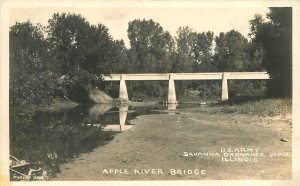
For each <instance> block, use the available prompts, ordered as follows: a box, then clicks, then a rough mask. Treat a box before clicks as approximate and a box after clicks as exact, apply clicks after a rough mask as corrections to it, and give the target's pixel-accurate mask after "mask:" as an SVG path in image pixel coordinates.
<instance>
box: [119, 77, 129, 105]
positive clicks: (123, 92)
mask: <svg viewBox="0 0 300 186" xmlns="http://www.w3.org/2000/svg"><path fill="white" fill-rule="evenodd" d="M119 99H120V100H121V101H125V102H127V101H128V94H127V87H126V83H125V75H124V74H122V75H121V78H120V93H119Z"/></svg>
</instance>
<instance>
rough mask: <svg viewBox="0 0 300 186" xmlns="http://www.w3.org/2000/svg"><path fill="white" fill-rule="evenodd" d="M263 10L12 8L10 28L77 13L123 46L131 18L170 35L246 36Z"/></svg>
mask: <svg viewBox="0 0 300 186" xmlns="http://www.w3.org/2000/svg"><path fill="white" fill-rule="evenodd" d="M268 11H269V9H268V8H267V7H251V8H248V7H243V8H232V7H229V8H212V7H210V8H203V7H194V8H193V7H182V8H180V7H162V8H160V7H156V8H153V7H149V8H145V7H142V8H139V7H136V8H131V7H107V8H59V7H52V8H46V7H43V8H14V9H11V11H10V19H9V23H10V26H12V25H14V24H15V23H16V22H24V21H27V20H30V21H31V22H33V23H41V24H42V25H44V26H46V25H48V20H49V19H51V17H52V15H53V14H54V13H56V12H66V13H75V14H81V15H82V16H83V17H85V18H86V20H87V21H88V22H89V23H90V24H94V25H97V24H99V23H101V24H104V25H105V26H106V27H108V29H109V33H110V34H111V35H112V37H113V39H123V40H124V41H125V44H126V46H127V47H129V40H128V37H127V28H128V22H129V21H132V20H134V19H152V20H154V21H155V22H158V23H159V24H160V25H161V26H162V27H163V28H164V30H166V31H169V32H170V33H171V35H172V36H176V31H177V29H178V28H179V27H182V26H188V27H190V28H192V29H193V30H194V31H196V32H207V31H213V32H214V33H215V35H218V34H219V33H220V32H227V31H230V30H232V29H234V30H237V31H239V32H240V33H241V34H243V35H244V36H245V37H247V35H248V33H249V31H250V27H249V20H251V19H253V18H254V15H255V14H261V15H263V16H264V15H266V13H267V12H268Z"/></svg>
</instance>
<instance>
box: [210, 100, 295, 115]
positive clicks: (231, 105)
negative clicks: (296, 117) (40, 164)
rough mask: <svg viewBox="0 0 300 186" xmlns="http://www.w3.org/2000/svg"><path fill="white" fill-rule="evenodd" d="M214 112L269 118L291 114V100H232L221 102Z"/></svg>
mask: <svg viewBox="0 0 300 186" xmlns="http://www.w3.org/2000/svg"><path fill="white" fill-rule="evenodd" d="M219 106H220V107H218V108H219V109H218V110H214V112H215V113H216V112H223V113H235V112H237V113H240V114H252V115H257V116H261V117H271V116H277V115H284V116H285V115H286V114H287V113H292V99H291V98H262V97H259V98H251V99H244V98H243V99H233V100H228V101H226V102H222V103H220V105H219Z"/></svg>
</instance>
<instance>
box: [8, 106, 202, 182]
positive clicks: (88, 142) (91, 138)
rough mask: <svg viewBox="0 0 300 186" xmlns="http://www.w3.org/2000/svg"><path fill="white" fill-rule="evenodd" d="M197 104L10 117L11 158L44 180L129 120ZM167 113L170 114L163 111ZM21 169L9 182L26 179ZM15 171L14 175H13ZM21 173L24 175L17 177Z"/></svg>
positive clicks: (78, 109) (84, 108) (89, 108)
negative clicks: (24, 164)
mask: <svg viewBox="0 0 300 186" xmlns="http://www.w3.org/2000/svg"><path fill="white" fill-rule="evenodd" d="M195 105H196V104H181V105H174V104H173V105H162V104H160V105H159V104H153V105H147V106H128V105H121V106H114V105H109V104H96V105H78V106H76V107H73V108H69V109H57V110H43V111H42V110H39V111H32V112H26V113H18V114H13V115H12V114H11V115H10V155H12V156H14V157H15V158H17V159H18V160H25V161H26V162H28V163H30V165H29V168H30V169H33V170H37V169H39V168H40V169H39V170H40V171H37V172H36V174H39V176H36V179H34V177H31V178H30V179H31V180H47V179H50V178H53V177H55V175H56V174H57V173H59V172H60V165H61V164H63V163H66V162H69V161H72V159H73V158H75V157H79V155H80V154H83V153H89V152H90V151H92V150H93V149H95V148H96V147H99V146H102V145H105V144H106V143H107V142H109V141H110V140H113V139H114V136H115V135H116V134H118V133H120V132H124V131H126V130H128V129H130V128H131V127H134V125H131V124H130V121H131V120H132V119H134V118H135V117H137V116H140V115H147V114H176V111H175V109H176V108H177V109H178V108H185V107H194V106H195ZM166 110H168V111H169V112H165V111H166ZM29 168H28V167H27V171H26V170H24V167H23V168H21V170H20V168H18V169H17V168H16V169H13V170H12V169H11V180H14V181H18V180H24V179H25V180H26V179H27V180H28V179H29V178H28V177H27V178H25V177H24V175H27V174H28V170H29ZM16 171H17V172H16ZM20 173H22V174H24V175H23V176H20Z"/></svg>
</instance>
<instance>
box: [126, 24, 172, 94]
mask: <svg viewBox="0 0 300 186" xmlns="http://www.w3.org/2000/svg"><path fill="white" fill-rule="evenodd" d="M127 31H128V38H129V41H130V46H131V48H130V49H129V53H128V56H129V59H130V63H131V69H132V71H131V72H135V73H137V72H138V73H141V72H143V73H149V72H152V73H154V72H156V73H159V72H169V71H170V68H171V61H170V60H171V56H172V53H173V51H174V41H173V38H172V36H171V35H170V33H169V32H167V31H164V29H163V28H162V26H160V25H159V24H158V23H156V22H154V21H153V20H152V19H150V20H145V19H143V20H133V21H130V22H129V23H128V30H127ZM131 88H134V89H135V90H139V92H140V93H139V94H140V95H136V93H137V91H135V92H133V93H132V94H131ZM166 88H167V85H166V83H165V82H132V83H131V85H130V88H129V94H131V95H132V96H133V97H135V96H141V94H144V95H148V96H150V95H152V96H154V97H160V98H162V97H163V96H164V94H165V92H166V91H165V90H163V89H166Z"/></svg>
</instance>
